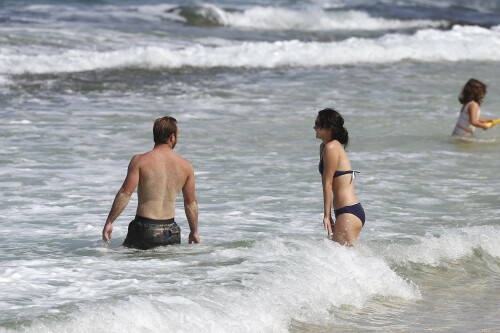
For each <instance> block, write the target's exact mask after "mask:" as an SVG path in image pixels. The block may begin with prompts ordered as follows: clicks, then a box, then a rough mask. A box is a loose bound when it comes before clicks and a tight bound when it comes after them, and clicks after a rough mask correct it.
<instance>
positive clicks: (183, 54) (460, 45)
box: [0, 26, 500, 74]
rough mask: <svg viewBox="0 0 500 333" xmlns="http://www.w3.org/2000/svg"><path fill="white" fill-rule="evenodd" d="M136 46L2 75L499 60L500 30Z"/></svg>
mask: <svg viewBox="0 0 500 333" xmlns="http://www.w3.org/2000/svg"><path fill="white" fill-rule="evenodd" d="M210 43H211V44H210V45H202V44H196V45H192V46H187V47H183V48H181V47H177V48H173V46H172V45H163V46H159V45H154V46H145V47H132V48H127V49H122V50H116V51H108V52H95V51H83V50H71V51H67V52H63V53H62V54H50V55H48V54H40V55H36V56H31V55H17V54H14V52H12V51H11V52H6V53H3V54H1V53H0V74H2V73H6V74H21V73H35V74H41V73H60V72H78V71H89V70H100V69H112V68H122V67H139V68H148V69H154V68H180V67H185V66H186V67H197V68H214V67H230V68H240V67H243V68H245V67H247V68H259V67H262V68H276V67H286V66H291V67H293V66H303V67H315V66H332V65H344V64H357V63H393V62H399V61H403V60H413V61H426V62H444V61H451V62H455V61H499V59H500V30H499V29H498V28H495V29H486V28H480V27H470V26H467V27H464V26H456V27H454V28H453V29H452V30H450V31H440V30H434V29H426V30H421V31H418V32H417V33H415V34H413V35H410V36H409V35H403V34H389V35H385V36H383V37H381V38H377V39H367V38H349V39H347V40H344V41H341V42H330V43H320V42H301V41H298V40H292V41H279V42H273V43H271V42H243V43H239V42H238V43H236V42H231V43H219V44H220V45H213V41H211V42H210Z"/></svg>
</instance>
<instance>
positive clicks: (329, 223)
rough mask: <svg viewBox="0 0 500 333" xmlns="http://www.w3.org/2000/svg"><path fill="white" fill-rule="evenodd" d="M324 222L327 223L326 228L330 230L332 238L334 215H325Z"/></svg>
mask: <svg viewBox="0 0 500 333" xmlns="http://www.w3.org/2000/svg"><path fill="white" fill-rule="evenodd" d="M323 224H324V225H325V230H327V231H328V239H332V217H331V216H327V217H324V218H323Z"/></svg>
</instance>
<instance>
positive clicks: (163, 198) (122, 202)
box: [103, 117, 200, 248]
mask: <svg viewBox="0 0 500 333" xmlns="http://www.w3.org/2000/svg"><path fill="white" fill-rule="evenodd" d="M157 123H158V124H157ZM172 123H175V128H174V127H173V124H172ZM162 126H163V127H164V128H162ZM157 127H159V128H160V129H158V128H157ZM174 129H175V133H172V131H173V130H174ZM153 132H154V133H155V147H154V149H153V150H151V151H149V152H147V153H144V154H140V155H135V156H134V157H133V158H132V160H131V161H130V164H129V167H128V172H127V177H126V178H125V181H124V182H123V185H122V187H121V188H120V190H119V191H118V193H117V195H116V197H115V200H114V202H113V206H112V207H111V211H110V213H109V216H108V219H107V220H106V224H105V225H104V229H103V240H104V241H105V242H107V243H109V240H110V239H111V233H112V231H113V226H112V223H113V222H114V220H115V219H116V218H117V217H118V216H119V215H120V214H121V212H122V211H123V210H124V209H125V207H126V206H127V204H128V202H129V200H130V197H131V196H132V194H133V193H134V191H135V189H136V188H138V191H137V196H138V204H137V211H136V219H135V220H134V221H132V222H131V224H130V226H129V233H128V234H127V239H126V241H125V243H129V242H128V241H127V240H130V239H132V238H133V237H141V235H139V236H138V235H135V234H138V233H141V232H142V231H141V228H142V229H144V230H147V232H148V233H149V235H148V236H147V237H149V238H155V237H156V238H158V237H159V236H158V235H160V234H161V233H163V234H166V233H167V229H168V233H169V235H170V236H171V234H172V231H171V230H174V229H175V230H179V231H178V233H179V235H174V236H176V237H178V242H180V229H178V228H172V227H171V226H170V224H171V223H172V222H173V223H175V222H174V221H173V218H174V216H175V200H176V198H177V196H178V195H179V192H180V191H181V190H182V193H183V196H184V209H185V212H186V217H187V219H188V222H189V227H190V229H191V233H190V235H189V243H192V242H195V243H199V242H200V240H199V236H198V230H197V229H198V205H197V202H196V196H195V183H194V171H193V167H192V166H191V163H190V162H189V161H188V160H186V159H184V158H182V157H181V156H179V155H178V154H177V153H176V152H174V151H173V148H174V147H175V144H176V143H177V138H178V135H179V130H178V128H177V122H176V121H175V119H174V118H170V117H164V118H160V119H157V120H156V122H155V127H154V129H153ZM162 135H163V136H168V138H162ZM157 140H158V141H159V140H161V141H160V142H157ZM136 220H137V221H136ZM170 220H171V221H170ZM135 222H137V223H139V224H140V226H139V227H137V226H136V225H135V224H137V223H135ZM132 223H135V224H134V228H133V229H131V226H132ZM141 223H142V224H141ZM167 224H168V226H165V225H167ZM176 226H177V225H175V227H176ZM167 227H168V228H167ZM161 228H163V229H161ZM165 228H167V229H165ZM152 229H154V231H151V230H152ZM174 233H175V232H174ZM160 236H161V235H160ZM144 237H146V236H144ZM144 237H142V238H143V239H142V240H141V242H142V243H146V245H144V246H143V247H145V248H149V244H147V243H148V242H150V243H151V247H154V246H157V245H156V244H159V245H166V242H167V241H166V240H165V241H162V240H158V239H156V240H147V239H144ZM147 237H146V238H147ZM162 237H164V238H165V237H166V236H165V235H163V236H162ZM162 242H163V243H165V244H161V243H162ZM153 243H154V244H153ZM175 243H177V241H175ZM125 245H127V244H125Z"/></svg>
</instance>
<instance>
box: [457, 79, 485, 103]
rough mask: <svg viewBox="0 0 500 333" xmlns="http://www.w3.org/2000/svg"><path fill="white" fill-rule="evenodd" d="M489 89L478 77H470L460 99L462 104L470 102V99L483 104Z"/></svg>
mask: <svg viewBox="0 0 500 333" xmlns="http://www.w3.org/2000/svg"><path fill="white" fill-rule="evenodd" d="M487 91H488V89H487V87H486V85H485V84H484V83H482V82H481V81H479V80H476V79H470V80H469V81H467V83H466V84H465V86H464V88H463V89H462V92H461V93H460V96H458V100H459V101H460V103H462V104H465V103H469V102H470V101H475V102H476V103H477V104H481V102H482V101H483V98H484V96H486V92H487Z"/></svg>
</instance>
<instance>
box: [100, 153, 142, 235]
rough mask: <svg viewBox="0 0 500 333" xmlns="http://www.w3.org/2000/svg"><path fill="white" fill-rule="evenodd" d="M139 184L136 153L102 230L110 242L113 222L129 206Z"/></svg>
mask: <svg viewBox="0 0 500 333" xmlns="http://www.w3.org/2000/svg"><path fill="white" fill-rule="evenodd" d="M138 184H139V157H138V156H137V155H136V156H134V157H133V158H132V160H131V161H130V163H129V165H128V171H127V177H126V178H125V181H124V182H123V185H122V187H121V188H120V190H119V191H118V193H117V194H116V196H115V200H114V201H113V205H112V206H111V210H110V211H109V215H108V218H107V219H106V223H105V224H104V229H103V230H102V240H103V241H105V242H106V243H109V240H110V239H111V233H112V232H113V222H114V221H115V220H116V219H117V218H118V216H120V214H121V213H122V212H123V210H124V209H125V207H127V204H128V202H129V201H130V197H131V196H132V194H133V193H134V191H135V189H136V187H137V185H138Z"/></svg>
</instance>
